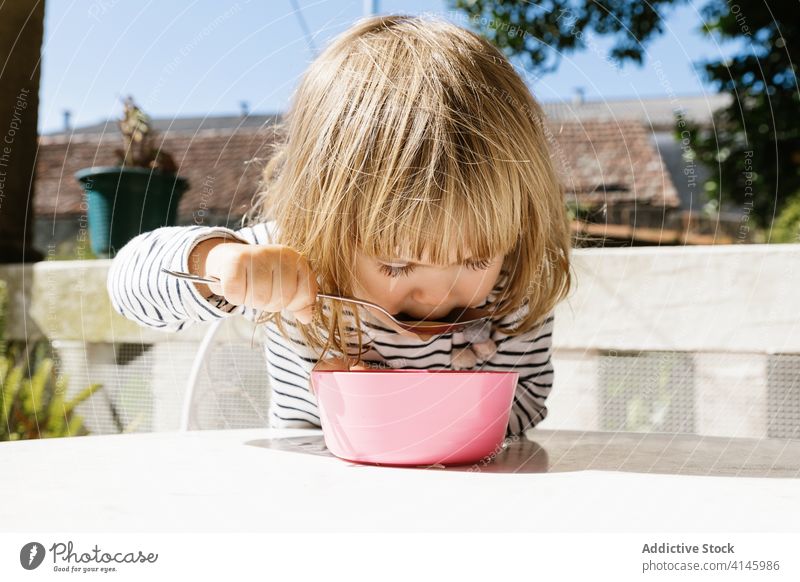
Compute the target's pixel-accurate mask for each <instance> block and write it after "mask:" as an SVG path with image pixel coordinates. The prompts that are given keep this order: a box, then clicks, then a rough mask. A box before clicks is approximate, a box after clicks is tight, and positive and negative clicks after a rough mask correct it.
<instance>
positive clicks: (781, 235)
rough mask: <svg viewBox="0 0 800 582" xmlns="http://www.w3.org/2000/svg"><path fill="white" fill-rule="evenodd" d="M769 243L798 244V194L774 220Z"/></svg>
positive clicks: (799, 241) (799, 207)
mask: <svg viewBox="0 0 800 582" xmlns="http://www.w3.org/2000/svg"><path fill="white" fill-rule="evenodd" d="M770 242H774V243H800V194H797V195H795V196H794V197H793V198H792V199H790V200H789V202H787V203H786V206H784V207H783V210H781V213H780V214H779V215H778V218H776V219H775V222H774V223H773V224H772V237H771V238H770Z"/></svg>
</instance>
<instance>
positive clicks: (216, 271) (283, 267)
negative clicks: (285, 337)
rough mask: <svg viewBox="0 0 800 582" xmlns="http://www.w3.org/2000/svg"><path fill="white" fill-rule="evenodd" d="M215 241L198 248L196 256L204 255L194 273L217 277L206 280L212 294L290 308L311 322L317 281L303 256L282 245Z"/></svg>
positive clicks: (259, 306)
mask: <svg viewBox="0 0 800 582" xmlns="http://www.w3.org/2000/svg"><path fill="white" fill-rule="evenodd" d="M211 240H212V241H213V240H214V239H211ZM206 242H209V241H203V243H200V245H198V248H199V247H201V245H203V244H204V243H206ZM215 242H216V244H213V246H212V245H209V248H206V249H203V248H199V251H198V252H199V254H200V255H201V257H200V258H202V255H205V257H204V258H205V261H204V263H200V264H203V267H202V268H201V269H198V270H202V273H198V274H203V275H205V276H209V275H210V276H214V277H217V278H218V279H219V280H220V281H219V283H208V288H209V289H210V290H211V291H212V292H213V293H215V294H216V295H221V296H222V297H224V298H225V299H226V300H227V301H228V302H230V303H233V304H234V305H245V306H247V307H251V308H254V309H259V310H263V311H269V312H277V311H283V310H287V311H291V312H293V313H294V316H295V317H296V318H297V319H298V320H299V321H301V322H302V323H306V324H308V323H311V320H312V317H313V307H314V304H315V302H316V298H317V280H316V277H315V276H314V273H313V271H312V270H311V266H310V265H309V263H308V260H306V258H305V257H304V256H302V255H301V254H300V253H298V252H297V251H295V250H294V249H292V248H290V247H287V246H283V245H251V244H243V243H226V242H220V240H219V239H216V241H215ZM190 263H191V260H190Z"/></svg>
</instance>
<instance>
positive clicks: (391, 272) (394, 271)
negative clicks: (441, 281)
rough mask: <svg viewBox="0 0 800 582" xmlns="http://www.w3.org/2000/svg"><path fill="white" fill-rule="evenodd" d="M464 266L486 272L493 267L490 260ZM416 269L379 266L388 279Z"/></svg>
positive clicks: (408, 266)
mask: <svg viewBox="0 0 800 582" xmlns="http://www.w3.org/2000/svg"><path fill="white" fill-rule="evenodd" d="M464 266H465V267H467V268H468V269H472V270H473V271H485V270H486V269H488V268H489V267H491V266H492V261H491V260H490V259H483V260H480V261H467V262H466V263H464ZM414 268H415V265H402V266H394V265H387V264H384V263H381V264H380V265H379V269H380V271H381V273H383V274H384V275H386V276H387V277H399V276H405V275H408V274H409V273H411V272H412V271H413V270H414Z"/></svg>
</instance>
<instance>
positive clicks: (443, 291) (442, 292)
mask: <svg viewBox="0 0 800 582" xmlns="http://www.w3.org/2000/svg"><path fill="white" fill-rule="evenodd" d="M451 291H452V289H451V288H449V287H447V286H437V285H431V286H426V287H420V288H417V289H416V290H415V292H414V294H412V298H413V299H414V301H415V302H416V303H419V304H421V305H425V306H427V307H437V306H439V305H444V304H446V303H447V302H448V301H449V299H450V293H451Z"/></svg>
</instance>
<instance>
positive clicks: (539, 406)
mask: <svg viewBox="0 0 800 582" xmlns="http://www.w3.org/2000/svg"><path fill="white" fill-rule="evenodd" d="M518 316H519V314H517V315H516V317H518ZM514 318H515V316H514V315H511V316H508V317H507V318H506V319H504V320H501V322H502V323H503V324H506V323H508V321H513V320H514ZM554 322H555V317H554V312H553V311H551V312H550V313H548V314H547V315H546V316H545V317H544V318H543V319H542V321H541V323H539V324H538V325H537V326H536V327H535V328H533V329H531V330H529V331H527V332H525V333H522V334H519V335H516V336H508V335H506V334H504V333H502V332H500V331H499V330H495V331H494V332H493V334H492V339H493V340H494V342H495V344H496V345H497V350H496V352H495V354H494V355H493V356H492V357H491V358H490V359H489V360H488V361H487V362H485V363H484V365H483V366H484V369H487V368H488V369H497V370H513V371H516V372H518V373H519V379H518V382H517V388H516V391H515V393H514V400H513V402H512V405H511V414H510V416H509V421H508V427H507V429H506V437H511V436H518V435H521V434H523V433H524V432H525V431H526V430H528V429H529V428H533V427H534V426H536V425H537V424H538V423H540V422H541V421H542V420H544V419H545V418H546V417H547V406H546V405H545V400H546V399H547V397H548V396H549V395H550V391H551V390H552V387H553V377H554V373H555V371H554V369H553V362H552V359H551V350H552V341H553V324H554Z"/></svg>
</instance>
